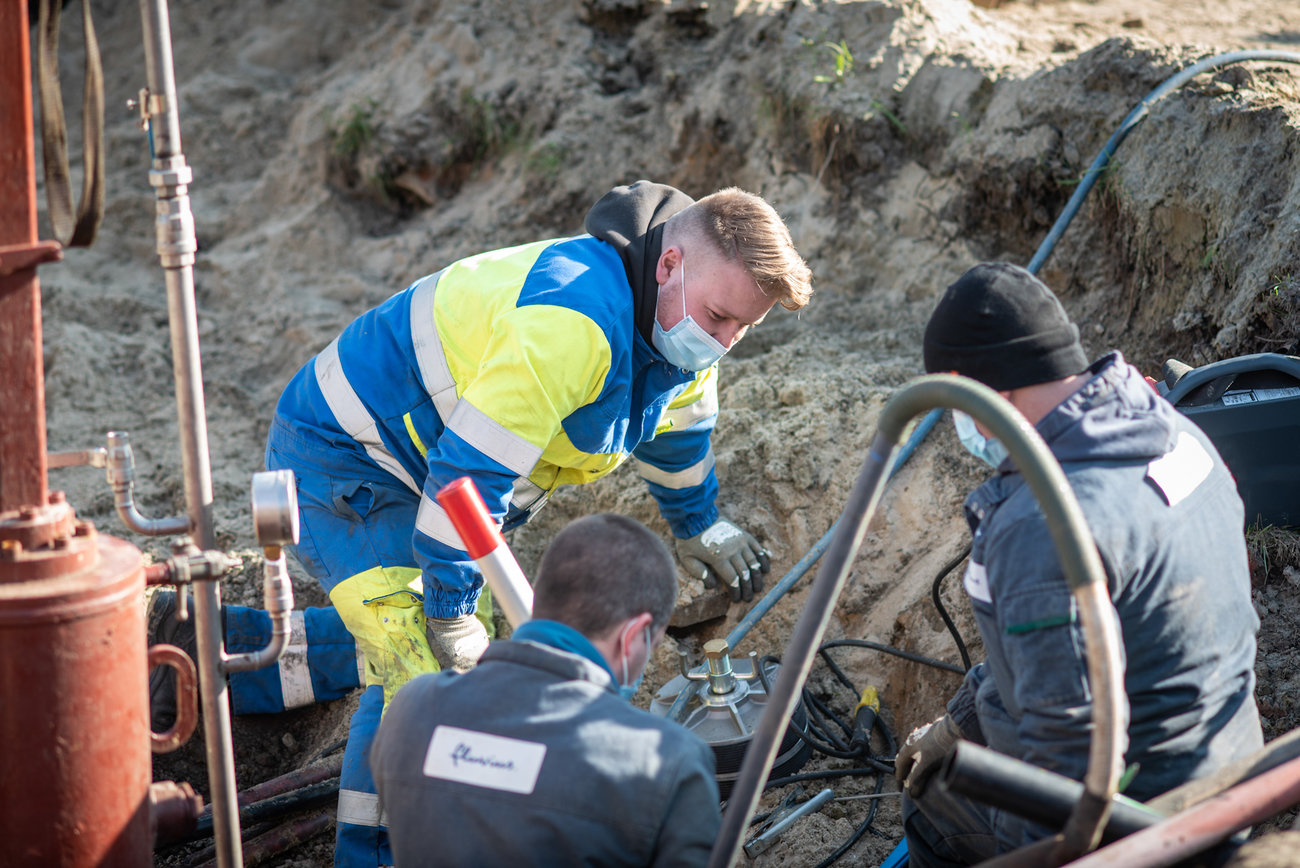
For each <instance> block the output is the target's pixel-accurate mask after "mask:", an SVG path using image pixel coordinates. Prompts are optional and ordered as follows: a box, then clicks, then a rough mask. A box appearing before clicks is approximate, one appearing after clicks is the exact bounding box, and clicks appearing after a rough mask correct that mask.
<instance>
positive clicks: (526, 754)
mask: <svg viewBox="0 0 1300 868" xmlns="http://www.w3.org/2000/svg"><path fill="white" fill-rule="evenodd" d="M545 758H546V745H544V744H538V743H537V742H532V741H522V740H520V739H517V738H505V737H504V736H499V735H490V734H488V733H486V732H475V731H474V730H472V729H461V728H459V727H455V726H439V727H436V728H435V729H434V730H433V738H431V739H429V750H428V751H427V752H425V755H424V773H425V775H427V776H428V777H431V778H440V779H442V780H447V781H458V782H459V783H462V784H470V785H471V786H475V787H486V788H487V789H490V790H504V791H506V792H510V793H523V794H524V795H527V794H528V793H531V792H532V791H533V787H535V786H536V785H537V775H538V774H539V773H540V772H541V770H542V760H543V759H545Z"/></svg>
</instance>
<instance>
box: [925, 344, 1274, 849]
mask: <svg viewBox="0 0 1300 868" xmlns="http://www.w3.org/2000/svg"><path fill="white" fill-rule="evenodd" d="M1037 430H1038V433H1039V434H1041V435H1042V437H1043V440H1044V441H1046V443H1047V445H1048V446H1049V447H1050V448H1051V450H1052V454H1053V455H1055V456H1056V458H1057V460H1058V461H1060V462H1061V466H1062V468H1063V469H1064V470H1065V473H1066V475H1067V477H1068V478H1069V480H1070V485H1071V487H1072V488H1073V490H1074V493H1075V495H1076V496H1077V497H1078V499H1079V505H1080V507H1081V508H1082V510H1083V514H1084V517H1085V518H1086V519H1087V522H1088V526H1089V528H1090V529H1091V530H1092V533H1093V536H1094V537H1095V538H1096V542H1097V550H1098V552H1099V553H1100V555H1101V560H1102V564H1103V566H1104V567H1105V571H1106V584H1107V588H1108V590H1109V591H1110V596H1111V599H1112V601H1113V603H1114V607H1115V615H1116V616H1117V617H1118V621H1119V626H1120V630H1121V632H1122V634H1123V643H1124V647H1123V655H1124V659H1125V672H1124V688H1125V690H1126V692H1127V698H1128V708H1127V709H1126V711H1127V712H1128V732H1127V735H1128V749H1127V751H1126V752H1125V755H1124V758H1125V762H1126V763H1127V764H1128V765H1129V766H1137V773H1136V776H1135V777H1134V778H1133V781H1132V783H1131V784H1130V785H1129V787H1128V789H1127V791H1126V794H1127V795H1129V796H1131V797H1133V798H1136V799H1139V800H1143V801H1145V800H1147V799H1150V798H1151V797H1153V796H1155V795H1158V794H1159V793H1162V792H1164V791H1166V790H1168V789H1171V788H1172V787H1175V786H1177V785H1178V784H1181V783H1183V782H1184V781H1186V780H1189V779H1191V778H1195V777H1199V776H1202V775H1205V774H1209V773H1210V772H1212V771H1214V770H1215V769H1217V768H1219V767H1221V766H1223V765H1226V764H1227V763H1229V762H1231V761H1233V760H1235V759H1238V758H1240V757H1243V756H1246V755H1248V754H1249V753H1251V752H1252V751H1255V750H1257V749H1259V747H1260V746H1261V745H1262V743H1263V737H1262V734H1261V731H1260V724H1259V717H1258V714H1257V712H1256V709H1255V697H1254V688H1255V669H1254V667H1255V634H1256V631H1257V630H1258V628H1259V619H1258V617H1257V616H1256V615H1255V610H1254V608H1253V606H1252V605H1251V599H1250V574H1249V570H1248V567H1247V564H1246V549H1245V541H1244V537H1243V534H1242V522H1243V510H1242V504H1241V499H1240V497H1238V495H1237V490H1236V486H1235V485H1234V483H1233V480H1232V477H1231V475H1230V474H1229V473H1228V469H1227V467H1226V466H1225V465H1224V464H1223V461H1222V459H1221V458H1220V457H1219V454H1218V452H1217V451H1216V450H1215V448H1214V446H1213V445H1212V444H1211V443H1210V441H1209V440H1208V439H1207V438H1206V437H1205V435H1204V434H1203V433H1202V432H1201V431H1200V429H1199V428H1197V427H1196V426H1195V425H1194V424H1192V423H1191V422H1190V421H1188V420H1187V418H1186V417H1184V416H1183V415H1182V414H1180V413H1178V412H1177V411H1176V410H1174V408H1173V407H1172V406H1171V405H1170V404H1169V403H1168V402H1167V401H1165V400H1164V399H1163V398H1161V397H1159V396H1158V395H1157V394H1156V392H1155V390H1153V389H1152V388H1151V387H1150V386H1148V385H1147V384H1146V382H1145V381H1144V380H1143V379H1142V377H1141V375H1140V374H1139V373H1138V372H1137V371H1136V369H1134V368H1133V367H1131V366H1130V365H1128V364H1126V363H1125V362H1124V360H1123V358H1122V357H1121V356H1120V354H1119V353H1112V354H1111V355H1109V356H1107V357H1105V358H1103V359H1102V360H1101V361H1099V362H1097V363H1096V364H1095V365H1093V368H1092V376H1091V378H1090V379H1089V380H1088V382H1087V383H1086V384H1085V385H1084V386H1083V387H1082V388H1081V389H1079V391H1077V392H1075V393H1074V394H1073V395H1072V396H1070V397H1069V398H1067V399H1066V400H1065V401H1063V402H1062V403H1061V404H1060V405H1059V406H1058V407H1057V408H1056V409H1055V410H1053V411H1052V412H1051V413H1049V414H1048V415H1047V416H1045V417H1044V418H1043V419H1042V420H1041V421H1040V422H1039V423H1038V426H1037ZM998 470H999V472H998V473H997V474H996V475H995V476H994V477H993V478H992V479H990V480H989V481H988V482H986V483H985V484H984V485H983V486H981V487H980V488H979V489H977V490H976V491H975V492H974V493H972V494H971V496H970V497H969V498H968V499H967V501H966V510H967V517H968V519H969V521H970V524H971V528H972V530H973V532H974V541H973V547H972V550H971V560H970V566H969V567H968V569H967V572H966V575H965V577H964V584H965V587H966V591H967V593H968V594H969V596H970V599H971V606H972V607H973V609H974V612H975V617H976V620H977V621H978V623H979V629H980V634H981V636H982V637H983V639H984V646H985V650H986V654H987V658H986V660H985V661H984V663H982V664H980V665H978V666H976V667H975V668H974V669H972V670H971V671H970V672H969V673H967V677H966V681H965V682H964V683H963V685H962V688H961V690H959V691H958V693H957V695H956V696H955V697H954V698H953V700H952V701H951V702H950V703H949V706H948V708H949V713H950V714H952V715H953V718H954V720H956V721H957V723H958V724H959V725H960V726H961V727H962V729H963V730H964V731H965V732H966V733H967V734H968V737H975V738H979V737H980V735H981V734H982V737H983V739H984V740H985V742H986V743H987V744H988V745H989V746H990V747H992V748H994V749H996V750H999V751H1001V752H1002V753H1006V754H1009V755H1011V756H1014V757H1016V758H1018V759H1023V760H1026V761H1028V762H1031V763H1034V764H1035V765H1038V766H1042V767H1043V768H1047V769H1051V770H1052V771H1056V772H1059V773H1061V774H1065V775H1069V776H1070V777H1072V778H1075V779H1076V780H1078V779H1081V778H1082V777H1083V774H1084V771H1085V769H1086V768H1087V764H1088V745H1089V739H1090V735H1091V720H1092V697H1091V694H1090V692H1089V689H1088V678H1087V660H1086V656H1085V650H1084V640H1083V630H1082V628H1081V627H1080V625H1079V622H1078V612H1077V611H1076V607H1075V605H1074V602H1073V598H1072V595H1071V593H1070V590H1069V587H1068V585H1067V582H1066V579H1065V574H1064V572H1063V570H1062V568H1061V566H1060V562H1059V559H1058V557H1057V554H1056V549H1055V546H1054V545H1053V544H1052V541H1051V538H1050V535H1049V533H1048V530H1047V525H1046V521H1045V519H1044V517H1043V513H1042V511H1041V510H1040V509H1039V508H1038V506H1037V504H1036V502H1035V500H1034V497H1033V495H1032V494H1031V492H1030V491H1029V488H1028V486H1027V485H1026V484H1025V481H1024V477H1022V476H1021V475H1020V474H1019V473H1018V472H1015V471H1014V469H1013V468H1012V467H1011V464H1010V463H1009V462H1003V464H1002V466H1001V467H1000V468H999V469H998ZM996 825H997V834H998V837H999V839H1000V840H1001V842H1002V843H1003V845H1004V846H1006V847H1007V848H1008V849H1010V848H1013V847H1018V846H1021V845H1022V844H1024V843H1026V842H1027V841H1028V840H1031V839H1033V838H1036V837H1041V836H1042V835H1043V834H1045V833H1046V832H1045V830H1043V829H1041V828H1034V827H1030V826H1028V825H1027V824H1025V823H1023V821H1019V820H1018V819H1017V818H1013V817H1011V816H1010V815H1006V814H1003V815H1001V816H1000V817H999V819H998V820H997V822H996Z"/></svg>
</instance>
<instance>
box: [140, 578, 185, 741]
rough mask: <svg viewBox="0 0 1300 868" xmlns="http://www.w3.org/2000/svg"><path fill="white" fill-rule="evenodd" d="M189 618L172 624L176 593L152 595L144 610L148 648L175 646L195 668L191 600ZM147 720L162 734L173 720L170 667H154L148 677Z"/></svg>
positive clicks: (165, 591) (165, 590)
mask: <svg viewBox="0 0 1300 868" xmlns="http://www.w3.org/2000/svg"><path fill="white" fill-rule="evenodd" d="M186 602H187V603H188V604H189V613H190V617H189V618H188V619H187V620H184V621H178V620H176V592H175V591H173V590H171V589H169V588H162V589H159V590H157V591H154V593H153V596H151V597H150V598H149V604H148V608H146V609H145V627H146V630H147V635H148V637H149V644H150V645H175V646H176V647H178V648H180V649H181V650H182V651H184V652H185V653H186V654H188V655H190V659H191V660H195V663H196V664H197V662H198V661H197V660H196V659H195V658H196V655H197V648H198V646H197V641H196V640H195V638H194V600H193V599H192V598H191V599H188V600H187V601H186ZM149 719H150V726H151V728H152V729H153V731H154V732H165V731H166V730H167V729H168V728H169V727H170V726H171V725H172V722H173V721H174V720H175V719H176V672H175V670H173V669H172V668H171V667H170V666H155V667H154V668H153V670H152V671H151V672H150V673H149Z"/></svg>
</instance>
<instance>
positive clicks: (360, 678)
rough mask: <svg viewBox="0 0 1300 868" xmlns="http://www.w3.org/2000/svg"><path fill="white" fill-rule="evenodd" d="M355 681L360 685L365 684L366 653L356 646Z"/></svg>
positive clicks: (363, 685)
mask: <svg viewBox="0 0 1300 868" xmlns="http://www.w3.org/2000/svg"><path fill="white" fill-rule="evenodd" d="M357 682H358V683H360V685H361V686H362V687H365V686H366V653H365V652H364V651H362V650H361V646H360V645H358V646H357Z"/></svg>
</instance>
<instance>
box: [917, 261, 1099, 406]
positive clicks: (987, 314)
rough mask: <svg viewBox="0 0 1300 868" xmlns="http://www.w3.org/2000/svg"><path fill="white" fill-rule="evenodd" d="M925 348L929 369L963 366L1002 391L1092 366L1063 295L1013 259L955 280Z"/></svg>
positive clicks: (981, 266) (929, 327)
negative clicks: (1054, 292)
mask: <svg viewBox="0 0 1300 868" xmlns="http://www.w3.org/2000/svg"><path fill="white" fill-rule="evenodd" d="M924 354H925V370H926V372H927V373H931V374H933V373H948V372H952V371H956V372H957V373H958V374H961V375H962V376H965V377H971V378H972V379H976V380H979V381H980V382H981V383H984V384H985V385H986V386H989V387H991V388H993V389H995V390H997V391H999V392H1005V391H1008V390H1010V389H1019V388H1021V387H1022V386H1034V385H1037V384H1038V383H1047V382H1050V381H1052V380H1060V379H1063V378H1065V377H1068V376H1070V375H1072V374H1078V373H1081V372H1082V371H1084V370H1085V369H1086V368H1087V367H1088V357H1087V356H1085V355H1084V353H1083V347H1082V346H1080V344H1079V328H1078V326H1076V325H1075V324H1074V323H1072V322H1070V318H1069V317H1068V316H1067V315H1066V313H1065V308H1063V307H1061V303H1060V302H1059V301H1057V299H1056V296H1055V295H1053V294H1052V291H1051V290H1050V289H1048V288H1047V286H1046V285H1045V284H1044V283H1043V282H1042V281H1041V280H1039V279H1038V278H1037V277H1034V275H1032V274H1030V273H1029V272H1028V271H1026V270H1025V269H1023V268H1021V267H1020V266H1018V265H1012V264H1010V263H1007V262H984V263H981V264H979V265H977V266H975V267H974V268H972V269H971V270H970V271H967V272H966V273H965V274H963V275H962V276H961V277H959V278H958V279H957V282H956V283H954V284H953V285H952V286H950V287H948V289H947V291H946V292H945V293H944V294H943V298H941V299H939V305H938V306H937V307H936V308H935V309H934V313H933V314H931V315H930V322H929V323H928V324H927V325H926V327H925V340H924Z"/></svg>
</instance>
